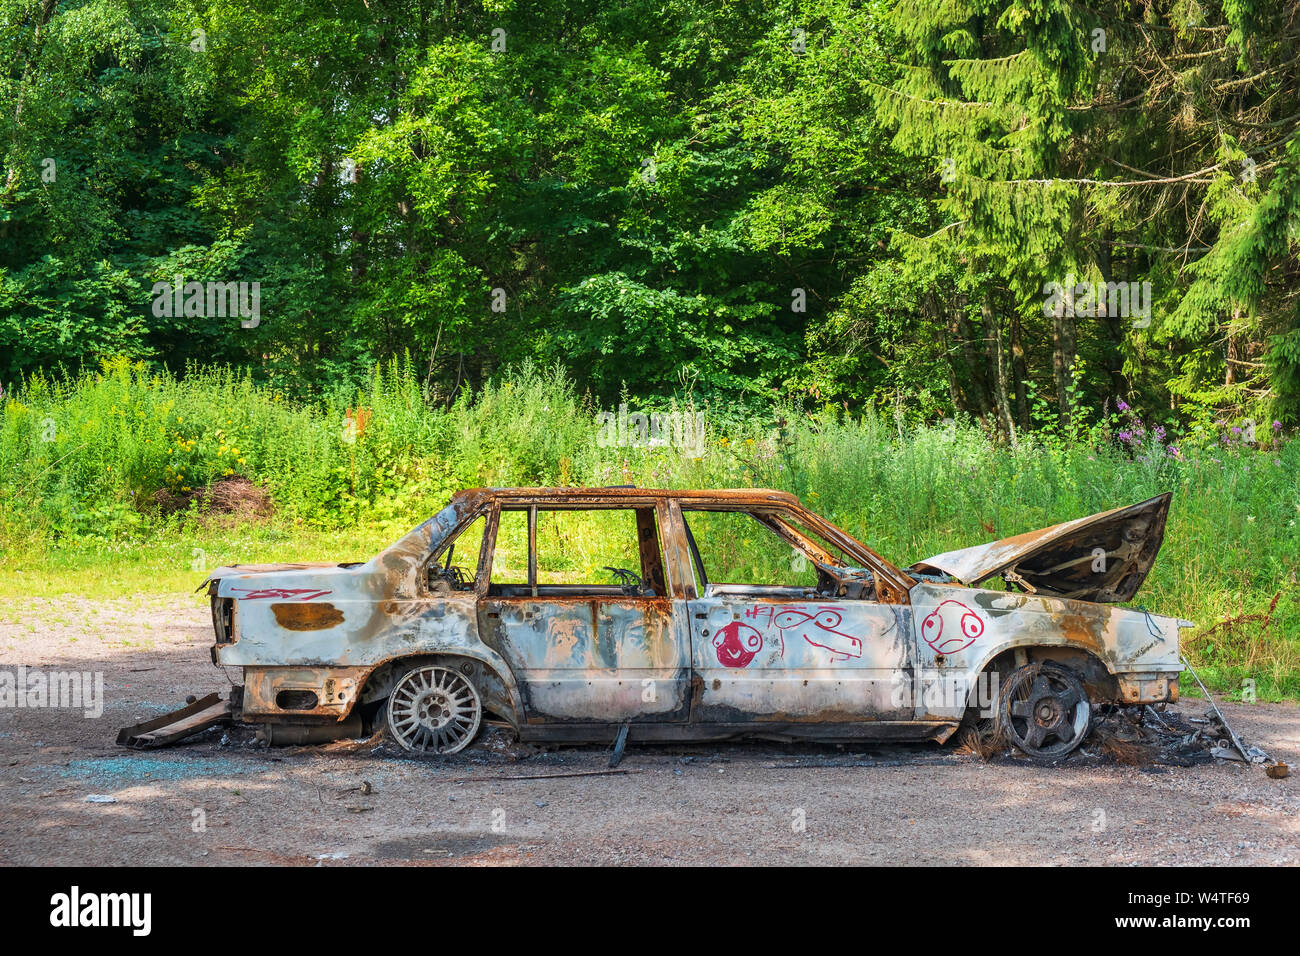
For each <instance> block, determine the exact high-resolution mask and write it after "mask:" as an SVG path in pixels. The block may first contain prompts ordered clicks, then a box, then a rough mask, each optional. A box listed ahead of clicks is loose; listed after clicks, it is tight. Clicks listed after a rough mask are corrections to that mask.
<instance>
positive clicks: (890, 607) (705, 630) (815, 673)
mask: <svg viewBox="0 0 1300 956" xmlns="http://www.w3.org/2000/svg"><path fill="white" fill-rule="evenodd" d="M683 504H685V505H686V506H685V507H683ZM686 511H726V512H737V513H741V514H745V515H747V516H748V517H749V518H750V519H751V520H754V521H756V522H757V523H758V524H760V525H761V526H762V527H764V528H766V529H767V530H769V531H771V532H772V533H773V534H775V535H776V536H777V537H779V538H780V539H782V540H783V541H785V542H786V543H787V544H789V545H790V546H791V547H792V548H794V549H795V550H796V551H798V552H799V553H801V554H803V555H804V556H805V557H806V558H808V559H809V560H810V561H813V562H815V561H817V560H821V561H823V562H825V560H826V559H827V558H828V557H829V556H828V555H827V553H826V552H825V550H824V549H823V548H821V546H820V545H818V544H817V543H816V542H814V541H812V540H811V539H808V538H807V537H806V536H805V535H803V534H802V533H801V531H800V529H799V525H800V524H802V525H803V526H804V527H805V528H806V529H807V530H809V531H812V532H813V533H816V534H819V535H821V536H823V537H825V538H826V540H827V541H828V542H829V543H831V544H834V545H835V546H836V547H840V548H841V549H842V550H844V551H845V553H846V555H848V556H850V557H853V558H857V559H859V560H862V562H863V565H864V566H865V567H867V569H868V570H870V571H871V572H872V575H873V577H874V579H875V581H876V582H877V590H878V593H880V592H883V597H887V598H889V599H888V600H885V599H881V597H878V598H877V599H876V600H865V599H857V598H845V597H836V598H825V597H818V596H815V595H814V596H807V595H805V596H802V597H797V596H793V595H788V594H769V595H763V594H761V593H760V594H755V595H752V596H749V595H743V594H736V595H732V594H725V593H724V594H722V595H707V594H700V593H699V588H698V584H699V583H700V582H699V581H698V580H697V577H696V574H695V567H696V566H698V567H699V568H700V569H701V571H702V573H703V574H704V575H706V576H707V574H708V569H707V568H706V567H705V566H704V561H703V557H702V556H701V555H700V553H699V547H698V544H697V543H696V542H695V541H694V540H693V532H692V531H691V530H690V526H689V524H688V523H687V518H686V516H685V514H684V512H686ZM669 512H670V520H671V521H672V522H673V526H674V528H675V530H676V532H677V537H678V541H677V547H676V548H675V549H674V551H673V552H672V554H671V555H669V557H670V560H671V561H672V562H673V563H674V564H675V565H676V569H675V570H676V575H677V577H678V578H679V579H680V580H681V581H682V582H683V594H684V599H685V600H684V604H685V610H686V612H687V614H688V616H689V624H690V634H691V665H692V669H693V671H694V673H693V680H694V684H695V695H694V697H693V701H692V713H691V721H692V723H699V724H733V723H743V722H747V721H753V722H760V723H765V722H775V723H780V724H789V725H795V724H797V725H798V727H797V729H798V731H799V732H800V733H801V734H804V735H815V731H811V728H810V724H809V723H808V722H812V723H814V724H816V723H824V724H827V725H837V727H838V730H829V729H828V731H827V733H828V735H830V734H834V733H837V732H847V733H848V734H849V735H853V734H856V733H858V732H862V733H863V735H867V733H868V732H870V733H872V734H873V735H875V734H879V733H880V732H881V731H884V730H886V728H887V727H889V726H893V725H897V726H898V727H899V729H900V731H901V734H900V735H906V734H907V731H908V730H909V725H911V724H913V723H914V722H915V721H916V719H917V718H918V717H919V716H920V715H919V712H918V710H917V708H916V707H915V706H914V703H913V701H912V700H911V698H910V696H907V695H906V694H902V695H900V694H898V685H899V684H900V683H901V684H903V685H904V686H905V687H906V688H907V689H908V690H910V685H911V681H910V679H909V677H908V675H909V674H911V673H912V672H913V671H914V669H915V666H916V661H917V653H918V651H917V646H916V633H915V628H914V627H913V624H912V621H911V616H912V611H911V607H910V602H909V600H908V589H907V586H906V584H907V583H908V579H907V577H906V575H904V574H902V572H900V571H898V569H896V568H894V567H893V566H892V565H890V564H889V563H888V562H886V561H884V560H883V559H882V558H879V556H878V555H876V554H875V552H873V551H871V550H870V549H869V548H867V547H866V546H865V545H862V544H861V543H860V542H857V541H856V539H852V538H851V537H850V536H848V535H847V534H846V533H845V532H842V531H840V529H838V528H835V526H834V525H831V524H829V522H825V521H824V520H823V519H820V518H818V516H816V515H813V514H812V513H811V512H807V511H805V510H803V509H794V508H791V507H789V506H788V505H780V504H778V505H773V506H772V507H768V508H761V509H760V508H755V507H753V506H752V505H748V504H746V505H743V506H737V505H735V504H733V503H730V502H727V501H725V500H718V501H700V500H697V499H692V500H691V501H689V502H686V503H684V502H682V501H680V500H677V499H671V500H670V502H669ZM769 515H771V516H775V517H776V518H784V519H785V523H784V524H781V525H778V524H776V523H774V522H771V521H770V520H764V518H766V517H768V516H769ZM820 525H824V526H825V527H820ZM846 545H848V546H846ZM854 546H856V547H854ZM692 558H694V560H695V563H694V564H693V563H692ZM703 583H704V585H705V589H706V591H707V587H708V583H709V582H708V580H707V578H706V579H705V581H704V582H703ZM717 583H722V582H717ZM759 587H760V586H755V588H756V589H759ZM782 589H783V590H784V588H782ZM773 590H774V591H775V590H777V588H776V587H773ZM706 602H716V604H714V603H706ZM744 604H750V605H754V606H755V607H752V608H750V609H749V610H750V611H752V610H756V609H757V606H759V605H763V606H770V607H771V608H772V610H771V611H770V612H768V613H767V614H766V620H765V621H764V620H762V617H763V614H762V612H761V611H760V612H759V614H758V615H756V616H755V617H753V618H750V617H749V611H744V612H742V611H741V610H740V609H739V606H740V605H744ZM780 608H784V609H786V610H788V611H791V612H796V613H795V616H798V615H806V616H807V617H808V618H809V619H819V617H820V616H821V615H823V614H826V613H827V612H830V614H831V615H838V620H844V618H845V616H846V613H847V616H848V617H850V618H851V619H852V620H853V621H854V623H855V624H856V625H857V626H859V627H861V626H863V625H869V626H870V631H871V633H865V632H864V633H862V634H861V635H859V637H858V638H851V637H849V640H859V641H860V643H862V649H863V652H864V653H865V652H866V650H867V648H868V647H870V648H871V653H872V654H873V655H876V656H875V657H869V658H868V661H872V660H879V661H880V662H882V663H886V662H887V663H888V664H889V665H891V666H887V667H882V668H870V669H868V668H860V669H859V670H860V671H869V672H870V674H871V676H870V677H866V678H863V679H856V678H855V676H854V674H853V673H852V670H853V669H852V668H846V667H842V666H840V667H837V666H836V665H835V664H833V663H828V664H827V666H825V667H821V668H804V669H801V670H799V671H798V672H795V671H793V670H792V671H791V672H790V673H789V674H788V675H787V676H784V677H782V676H774V674H779V670H778V669H776V668H761V670H762V675H763V676H761V677H758V678H757V679H754V678H750V677H745V676H741V675H742V674H744V673H745V671H746V668H748V666H749V664H750V663H752V661H753V660H756V659H760V658H763V659H765V660H767V661H769V662H770V661H771V660H772V659H774V657H775V655H774V654H773V652H772V647H773V644H774V642H775V641H781V642H783V641H784V634H785V630H784V629H782V628H779V627H776V618H777V617H778V615H779V614H780V611H779V610H778V609H780ZM701 615H703V617H701ZM724 618H725V620H724ZM742 618H749V619H748V620H742ZM828 620H835V618H830V617H828ZM759 625H762V630H760V629H759ZM718 627H727V628H732V629H734V630H735V631H736V635H739V634H741V633H742V629H744V631H743V633H744V634H746V635H747V636H748V638H749V640H750V641H752V642H753V643H755V644H759V642H760V641H761V644H759V649H758V650H754V651H753V653H752V654H751V655H750V658H749V660H747V661H745V663H744V664H743V665H741V666H738V667H730V666H727V665H722V663H721V658H719V659H718V662H719V665H720V666H719V667H713V666H711V665H710V664H709V662H708V661H707V655H708V654H709V653H711V652H714V651H715V647H714V645H713V640H714V637H713V635H714V634H715V632H716V629H717V628H718ZM774 629H775V630H776V631H778V632H779V634H777V635H774V634H773V633H772V632H773V630H774ZM832 633H838V632H834V631H832ZM736 635H730V636H729V637H728V638H727V640H728V641H731V640H732V637H735V636H736ZM840 637H848V635H840ZM706 642H708V645H709V646H708V647H705V646H704V645H705V643H706ZM808 643H810V644H812V643H813V642H812V640H811V639H809V640H808ZM748 650H749V649H748V648H747V649H746V652H747V653H748ZM785 653H786V648H785V646H784V644H783V643H782V644H781V649H780V655H779V656H780V658H781V659H782V660H784V658H785ZM831 660H832V661H833V660H834V654H832V655H831ZM848 660H849V658H848V657H846V658H845V661H844V662H841V663H845V662H847V661H848ZM755 673H758V672H757V671H756V672H755ZM846 679H849V680H851V682H850V683H848V684H847V690H845V688H846V683H845V681H846ZM812 682H817V683H815V684H814V683H812ZM809 687H812V691H809V690H808V688H809ZM845 698H847V699H845ZM837 700H838V701H840V702H841V703H842V704H847V707H845V706H836V703H835V702H836V701H837ZM738 701H746V702H752V703H750V704H749V709H748V710H747V709H745V707H743V706H742V707H736V706H734V704H735V703H736V702H738ZM864 724H869V725H870V727H869V728H864V727H863V726H862V725H864ZM850 728H851V729H850Z"/></svg>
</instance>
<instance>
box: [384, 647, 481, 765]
mask: <svg viewBox="0 0 1300 956" xmlns="http://www.w3.org/2000/svg"><path fill="white" fill-rule="evenodd" d="M385 710H386V711H387V720H386V723H387V727H388V735H389V736H390V737H392V738H393V740H394V741H396V743H397V744H398V746H400V747H401V748H402V749H403V750H409V751H412V752H414V753H434V754H454V753H458V752H460V751H461V750H464V749H465V748H466V747H468V746H469V745H470V743H471V742H472V741H473V740H474V738H475V737H476V736H477V735H478V731H479V727H480V726H481V725H482V723H483V702H482V698H481V697H480V696H479V692H478V688H477V687H475V686H474V683H473V681H471V680H470V679H469V678H468V677H467V676H466V675H464V674H461V673H459V672H457V671H455V670H452V669H451V668H450V667H442V666H440V665H438V664H422V665H419V666H417V667H412V668H411V669H410V670H408V671H407V672H406V673H405V674H403V675H402V676H401V677H400V678H399V679H398V681H397V683H396V684H395V685H394V686H393V692H392V693H391V694H390V695H389V696H388V701H387V707H386V708H385Z"/></svg>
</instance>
